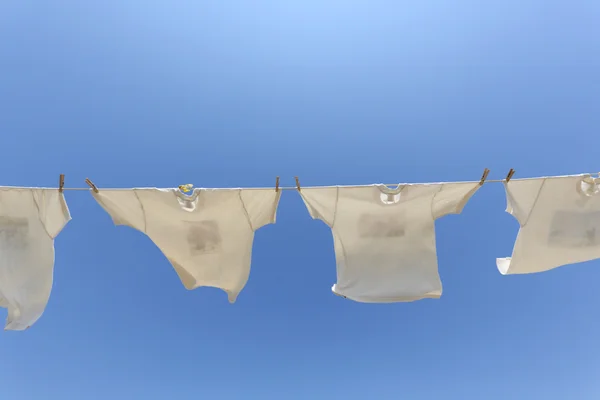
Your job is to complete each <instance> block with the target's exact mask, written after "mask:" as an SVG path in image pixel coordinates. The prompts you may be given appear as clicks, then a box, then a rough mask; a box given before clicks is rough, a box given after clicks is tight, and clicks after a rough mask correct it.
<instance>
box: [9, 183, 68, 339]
mask: <svg viewBox="0 0 600 400" xmlns="http://www.w3.org/2000/svg"><path fill="white" fill-rule="evenodd" d="M70 220H71V215H70V214H69V209H68V207H67V203H66V202H65V198H64V196H63V194H62V193H60V192H59V191H58V190H49V189H29V188H13V187H0V307H4V308H6V309H7V310H8V317H7V319H6V325H5V328H4V329H5V330H14V331H20V330H25V329H27V328H29V327H30V326H31V325H33V324H34V323H35V322H36V321H37V320H38V319H39V318H40V317H41V316H42V314H43V312H44V310H45V308H46V304H47V303H48V299H49V297H50V292H51V290H52V281H53V275H54V238H56V236H58V234H59V233H60V231H61V230H62V229H63V228H64V226H65V225H66V224H67V222H69V221H70Z"/></svg>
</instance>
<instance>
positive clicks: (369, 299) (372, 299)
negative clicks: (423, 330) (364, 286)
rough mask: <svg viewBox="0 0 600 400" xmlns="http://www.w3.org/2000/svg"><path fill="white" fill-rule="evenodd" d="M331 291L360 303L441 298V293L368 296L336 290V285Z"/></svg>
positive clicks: (404, 301) (406, 301)
mask: <svg viewBox="0 0 600 400" xmlns="http://www.w3.org/2000/svg"><path fill="white" fill-rule="evenodd" d="M331 291H332V292H333V294H335V295H336V296H340V297H343V298H345V299H349V300H353V301H356V302H359V303H408V302H411V301H417V300H422V299H439V298H440V297H441V296H442V294H441V293H426V294H422V295H418V296H395V297H368V296H352V295H345V294H343V293H341V292H339V291H336V290H335V286H334V287H333V288H331Z"/></svg>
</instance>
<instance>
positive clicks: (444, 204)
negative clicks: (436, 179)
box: [431, 182, 481, 219]
mask: <svg viewBox="0 0 600 400" xmlns="http://www.w3.org/2000/svg"><path fill="white" fill-rule="evenodd" d="M480 187H481V185H480V184H479V182H457V183H444V184H442V185H441V188H440V190H439V191H438V192H437V193H436V194H435V196H434V197H433V202H432V204H431V211H432V214H433V218H434V219H438V218H441V217H443V216H445V215H448V214H460V213H461V212H462V210H463V208H464V207H465V205H466V204H467V203H468V202H469V199H470V198H471V196H473V195H474V194H475V192H477V190H479V188H480Z"/></svg>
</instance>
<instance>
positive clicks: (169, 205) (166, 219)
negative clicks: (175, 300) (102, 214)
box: [92, 188, 281, 303]
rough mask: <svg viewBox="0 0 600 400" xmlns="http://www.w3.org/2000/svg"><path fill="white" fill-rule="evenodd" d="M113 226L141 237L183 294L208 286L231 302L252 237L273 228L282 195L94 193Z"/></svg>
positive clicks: (244, 276)
mask: <svg viewBox="0 0 600 400" xmlns="http://www.w3.org/2000/svg"><path fill="white" fill-rule="evenodd" d="M92 195H93V196H94V198H95V199H96V200H97V201H98V203H99V204H100V205H101V206H102V207H103V208H104V210H106V212H108V214H110V216H111V217H112V219H113V221H114V223H115V224H116V225H127V226H130V227H132V228H134V229H137V230H139V231H141V232H144V233H145V234H146V235H147V236H148V237H149V238H150V239H151V240H152V241H153V242H154V244H156V246H158V248H159V249H160V250H161V251H162V252H163V254H164V255H165V257H167V259H168V260H169V261H170V263H171V265H172V266H173V268H174V269H175V271H176V272H177V275H178V276H179V278H180V279H181V282H182V283H183V285H184V286H185V287H186V288H187V289H190V290H191V289H195V288H197V287H200V286H212V287H216V288H220V289H222V290H224V291H225V292H226V293H227V295H228V299H229V302H231V303H233V302H235V300H236V298H237V296H238V294H239V293H240V291H241V290H242V289H243V287H244V286H245V285H246V282H247V281H248V276H249V274H250V260H251V255H252V243H253V241H254V232H255V231H256V230H257V229H259V228H261V227H262V226H264V225H267V224H273V223H275V216H276V213H277V205H278V203H279V198H280V195H281V191H279V192H276V191H275V190H274V189H203V188H197V189H194V191H193V192H192V194H191V195H190V196H187V195H184V194H183V193H181V192H180V191H179V190H177V189H154V188H144V189H129V190H100V191H99V193H95V192H93V191H92Z"/></svg>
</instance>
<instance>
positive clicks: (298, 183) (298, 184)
mask: <svg viewBox="0 0 600 400" xmlns="http://www.w3.org/2000/svg"><path fill="white" fill-rule="evenodd" d="M294 179H295V180H296V188H297V189H298V191H300V181H299V180H298V177H297V176H295V177H294Z"/></svg>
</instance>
